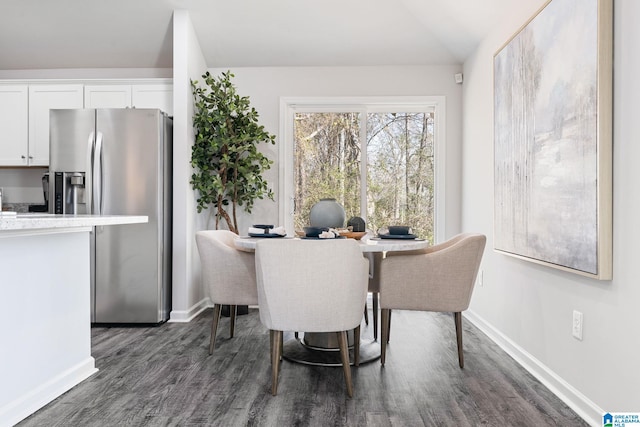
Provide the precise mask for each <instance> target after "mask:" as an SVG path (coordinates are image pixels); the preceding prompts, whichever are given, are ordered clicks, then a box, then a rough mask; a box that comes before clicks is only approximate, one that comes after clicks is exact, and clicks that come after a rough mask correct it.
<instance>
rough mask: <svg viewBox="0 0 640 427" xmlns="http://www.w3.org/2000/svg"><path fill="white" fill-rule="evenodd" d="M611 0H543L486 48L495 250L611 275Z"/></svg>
mask: <svg viewBox="0 0 640 427" xmlns="http://www.w3.org/2000/svg"><path fill="white" fill-rule="evenodd" d="M612 30H613V1H612V0H551V1H549V2H547V3H546V4H545V5H544V7H543V8H541V9H540V10H539V11H538V12H537V13H536V14H535V15H534V16H533V17H532V18H531V19H530V20H529V21H528V22H527V23H526V24H525V25H524V26H523V27H522V28H521V29H520V30H519V31H518V32H517V33H516V34H514V35H513V37H512V38H511V39H509V41H507V43H506V44H505V45H504V46H503V47H501V48H500V49H499V50H498V52H496V54H495V55H494V191H495V194H494V201H495V207H494V245H495V247H494V248H495V250H496V251H498V252H501V253H504V254H507V255H512V256H516V257H519V258H522V259H525V260H528V261H532V262H536V263H539V264H544V265H548V266H551V267H555V268H559V269H562V270H566V271H570V272H574V273H577V274H581V275H584V276H588V277H592V278H595V279H600V280H610V279H611V276H612V123H611V122H612V89H613V88H612V74H613V73H612V68H613V66H612V58H613V35H612Z"/></svg>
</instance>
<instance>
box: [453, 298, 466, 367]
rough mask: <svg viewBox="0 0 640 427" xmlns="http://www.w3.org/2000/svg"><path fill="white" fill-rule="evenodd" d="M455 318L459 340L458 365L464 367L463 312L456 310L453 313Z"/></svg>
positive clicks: (457, 338)
mask: <svg viewBox="0 0 640 427" xmlns="http://www.w3.org/2000/svg"><path fill="white" fill-rule="evenodd" d="M453 319H454V321H455V324H456V340H457V342H458V365H460V368H464V356H463V355H462V313H460V312H459V311H456V312H455V313H453Z"/></svg>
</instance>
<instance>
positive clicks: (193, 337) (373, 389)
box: [19, 309, 587, 427]
mask: <svg viewBox="0 0 640 427" xmlns="http://www.w3.org/2000/svg"><path fill="white" fill-rule="evenodd" d="M210 316H211V310H207V311H206V312H204V313H203V314H202V315H201V316H199V317H198V318H197V319H195V320H194V321H192V322H191V323H187V324H182V323H170V324H165V325H162V326H160V327H149V328H147V327H134V328H122V327H114V328H93V329H92V343H93V345H92V346H93V354H94V356H95V358H96V365H97V367H98V368H99V369H100V371H99V372H98V373H97V374H95V375H94V376H92V377H91V378H89V379H87V380H86V381H84V382H83V383H81V384H80V385H78V386H77V387H75V388H73V389H72V390H70V391H69V392H67V393H65V394H64V395H62V396H60V397H59V398H58V399H56V400H55V401H53V402H51V403H50V404H49V405H47V406H46V407H44V408H42V409H41V410H40V411H38V412H36V413H35V414H33V415H32V416H30V417H29V418H27V419H26V420H24V421H23V422H21V423H20V424H19V426H21V427H28V426H47V427H53V426H100V427H102V426H278V427H279V426H478V425H487V426H536V427H538V426H547V425H552V426H553V425H558V426H586V425H587V424H586V423H585V422H583V421H582V420H581V419H580V418H579V417H578V416H577V415H576V414H575V413H574V412H573V411H572V410H571V409H569V408H568V407H567V406H566V405H565V404H563V403H562V402H561V401H560V400H559V399H558V398H557V397H555V396H554V395H553V394H552V393H551V392H550V391H549V390H548V389H546V388H545V387H544V386H543V385H542V384H540V383H539V382H538V381H537V380H535V379H534V378H533V377H532V376H531V375H530V374H528V373H527V372H526V371H525V370H524V369H522V368H521V367H520V366H519V365H517V364H516V363H515V362H514V361H513V360H512V359H511V358H510V357H509V356H508V355H506V354H505V353H504V352H503V351H502V350H500V349H499V348H498V347H497V346H496V345H495V344H493V343H492V342H491V341H490V340H489V339H488V338H487V337H486V336H485V335H484V334H482V333H481V332H480V331H479V330H478V329H477V328H475V327H474V326H473V325H471V324H470V323H469V322H464V334H465V335H464V338H465V343H464V345H465V368H464V369H460V368H459V367H458V364H457V356H456V347H455V332H454V324H453V317H452V316H451V315H450V314H438V313H417V312H401V311H394V313H393V324H392V329H391V343H390V344H389V347H388V353H387V363H386V366H385V367H384V368H381V366H380V362H379V361H376V362H372V363H369V364H366V365H362V366H360V367H359V368H354V369H353V381H354V397H353V398H352V399H349V398H348V397H347V396H346V392H345V386H344V379H343V373H342V369H341V368H328V367H313V366H307V365H301V364H295V363H291V362H288V361H284V362H283V365H282V368H281V374H280V382H279V388H278V395H277V396H275V397H274V396H272V395H271V394H270V372H271V371H270V364H269V340H268V337H269V334H268V332H267V331H266V330H265V329H264V327H263V326H262V325H261V323H260V319H259V316H258V312H257V310H253V309H252V310H250V312H249V314H248V315H244V316H239V318H238V321H237V324H236V336H235V338H233V339H228V322H229V320H228V318H223V320H222V324H221V328H222V330H221V331H220V334H219V336H220V339H219V341H218V347H217V350H216V352H215V353H214V354H213V356H208V339H209V325H210ZM370 332H371V331H370V329H367V328H366V327H364V323H363V335H367V334H369V333H370Z"/></svg>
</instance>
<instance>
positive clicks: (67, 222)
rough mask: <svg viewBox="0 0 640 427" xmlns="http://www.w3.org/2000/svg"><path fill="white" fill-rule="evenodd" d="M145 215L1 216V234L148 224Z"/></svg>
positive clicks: (31, 214)
mask: <svg viewBox="0 0 640 427" xmlns="http://www.w3.org/2000/svg"><path fill="white" fill-rule="evenodd" d="M148 221H149V217H147V216H144V215H54V214H42V213H19V214H17V215H0V232H1V231H4V230H34V229H44V228H69V227H93V226H95V225H118V224H137V223H144V222H148Z"/></svg>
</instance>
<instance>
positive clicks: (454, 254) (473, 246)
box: [380, 234, 487, 368]
mask: <svg viewBox="0 0 640 427" xmlns="http://www.w3.org/2000/svg"><path fill="white" fill-rule="evenodd" d="M486 240H487V238H486V236H484V235H482V234H459V235H457V236H455V237H453V238H452V239H450V240H447V241H446V242H444V243H441V244H439V245H434V246H431V247H429V248H426V249H422V250H417V251H407V252H389V253H387V256H386V257H385V259H383V260H382V262H381V263H380V307H381V309H382V315H381V317H382V318H381V324H382V343H381V351H382V354H381V359H380V362H381V363H382V364H383V365H384V363H385V356H386V349H387V342H388V341H389V339H388V337H389V326H390V322H389V315H390V310H391V309H400V310H420V311H438V312H452V313H453V314H454V321H455V327H456V337H457V344H458V364H459V365H460V368H463V367H464V358H463V355H462V314H461V313H462V311H464V310H466V309H467V308H468V307H469V302H470V301H471V293H472V292H473V286H474V284H475V280H476V275H477V274H478V268H479V267H480V261H481V260H482V253H483V252H484V247H485V244H486Z"/></svg>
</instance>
